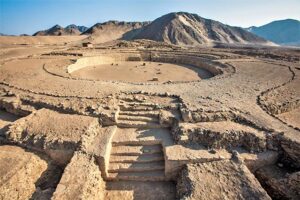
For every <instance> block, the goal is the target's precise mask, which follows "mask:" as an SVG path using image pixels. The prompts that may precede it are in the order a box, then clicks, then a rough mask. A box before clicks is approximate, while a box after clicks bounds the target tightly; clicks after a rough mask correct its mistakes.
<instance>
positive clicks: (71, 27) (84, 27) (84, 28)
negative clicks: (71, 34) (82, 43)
mask: <svg viewBox="0 0 300 200" xmlns="http://www.w3.org/2000/svg"><path fill="white" fill-rule="evenodd" d="M66 29H78V30H79V31H80V32H81V33H83V32H85V31H87V30H88V29H89V28H88V27H86V26H77V25H75V24H70V25H69V26H66Z"/></svg>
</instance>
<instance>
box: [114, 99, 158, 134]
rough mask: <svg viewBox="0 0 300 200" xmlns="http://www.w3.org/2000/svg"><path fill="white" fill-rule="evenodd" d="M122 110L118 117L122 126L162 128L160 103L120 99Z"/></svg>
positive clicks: (118, 121)
mask: <svg viewBox="0 0 300 200" xmlns="http://www.w3.org/2000/svg"><path fill="white" fill-rule="evenodd" d="M119 107H120V112H119V114H118V117H117V124H118V127H121V128H160V127H162V125H160V124H159V109H160V107H159V105H157V104H153V103H144V102H138V101H134V102H130V101H124V100H122V101H120V106H119Z"/></svg>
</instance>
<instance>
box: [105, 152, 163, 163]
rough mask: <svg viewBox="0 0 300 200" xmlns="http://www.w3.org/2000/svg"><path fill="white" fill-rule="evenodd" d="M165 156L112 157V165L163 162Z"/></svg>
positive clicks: (110, 160) (157, 154) (158, 154)
mask: <svg viewBox="0 0 300 200" xmlns="http://www.w3.org/2000/svg"><path fill="white" fill-rule="evenodd" d="M163 160H164V155H163V154H162V153H156V154H145V155H139V156H120V155H110V159H109V162H110V163H149V162H156V161H163Z"/></svg>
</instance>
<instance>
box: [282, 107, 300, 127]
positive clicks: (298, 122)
mask: <svg viewBox="0 0 300 200" xmlns="http://www.w3.org/2000/svg"><path fill="white" fill-rule="evenodd" d="M278 117H279V118H280V119H281V120H283V121H284V122H286V123H288V124H290V125H292V126H294V127H298V128H300V108H297V109H295V110H292V111H290V112H285V113H282V114H280V115H278Z"/></svg>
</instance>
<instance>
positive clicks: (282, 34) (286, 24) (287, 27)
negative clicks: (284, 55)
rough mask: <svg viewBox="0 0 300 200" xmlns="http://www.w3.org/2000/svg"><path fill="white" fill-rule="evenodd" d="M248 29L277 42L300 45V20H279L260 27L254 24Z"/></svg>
mask: <svg viewBox="0 0 300 200" xmlns="http://www.w3.org/2000/svg"><path fill="white" fill-rule="evenodd" d="M246 30H248V31H250V32H251V33H254V34H256V35H258V36H261V37H263V38H265V39H267V40H270V41H272V42H275V43H277V44H282V45H300V21H298V20H294V19H286V20H279V21H274V22H271V23H269V24H266V25H263V26H260V27H255V26H252V27H249V28H247V29H246Z"/></svg>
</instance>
